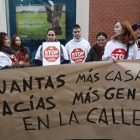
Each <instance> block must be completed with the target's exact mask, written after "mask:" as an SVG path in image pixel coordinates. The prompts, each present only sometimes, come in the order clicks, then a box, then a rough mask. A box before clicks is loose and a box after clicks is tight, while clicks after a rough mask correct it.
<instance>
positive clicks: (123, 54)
mask: <svg viewBox="0 0 140 140" xmlns="http://www.w3.org/2000/svg"><path fill="white" fill-rule="evenodd" d="M135 42H136V37H135V35H134V32H133V30H132V28H131V26H130V24H129V22H128V21H126V20H122V21H117V22H115V26H114V36H113V37H112V39H111V41H109V42H108V43H107V44H106V46H105V51H104V55H103V57H102V60H113V61H114V62H116V61H117V60H120V59H138V50H137V45H136V43H135Z"/></svg>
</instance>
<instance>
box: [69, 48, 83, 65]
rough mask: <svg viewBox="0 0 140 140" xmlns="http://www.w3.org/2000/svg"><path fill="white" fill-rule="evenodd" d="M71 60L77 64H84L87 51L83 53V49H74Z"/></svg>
mask: <svg viewBox="0 0 140 140" xmlns="http://www.w3.org/2000/svg"><path fill="white" fill-rule="evenodd" d="M71 59H72V60H73V61H74V62H75V63H80V62H83V60H84V59H85V51H83V50H82V49H81V48H77V49H74V50H73V51H72V52H71Z"/></svg>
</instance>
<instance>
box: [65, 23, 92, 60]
mask: <svg viewBox="0 0 140 140" xmlns="http://www.w3.org/2000/svg"><path fill="white" fill-rule="evenodd" d="M72 34H73V39H72V40H70V41H69V42H68V43H67V44H66V46H65V47H66V50H67V53H68V56H69V60H70V63H80V62H85V59H86V57H87V55H88V52H89V50H90V44H89V42H88V41H86V40H85V39H83V38H81V28H80V26H79V25H78V24H76V25H74V26H73V32H72Z"/></svg>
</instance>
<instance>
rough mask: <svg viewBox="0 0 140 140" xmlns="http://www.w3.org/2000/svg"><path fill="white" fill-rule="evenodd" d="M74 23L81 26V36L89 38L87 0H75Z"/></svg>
mask: <svg viewBox="0 0 140 140" xmlns="http://www.w3.org/2000/svg"><path fill="white" fill-rule="evenodd" d="M76 23H77V24H79V25H80V26H81V31H82V32H81V33H82V37H83V38H84V39H86V40H88V38H89V0H77V1H76Z"/></svg>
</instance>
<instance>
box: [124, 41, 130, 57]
mask: <svg viewBox="0 0 140 140" xmlns="http://www.w3.org/2000/svg"><path fill="white" fill-rule="evenodd" d="M129 47H130V43H128V44H127V51H126V53H125V56H124V59H126V58H127V57H128V55H129Z"/></svg>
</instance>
